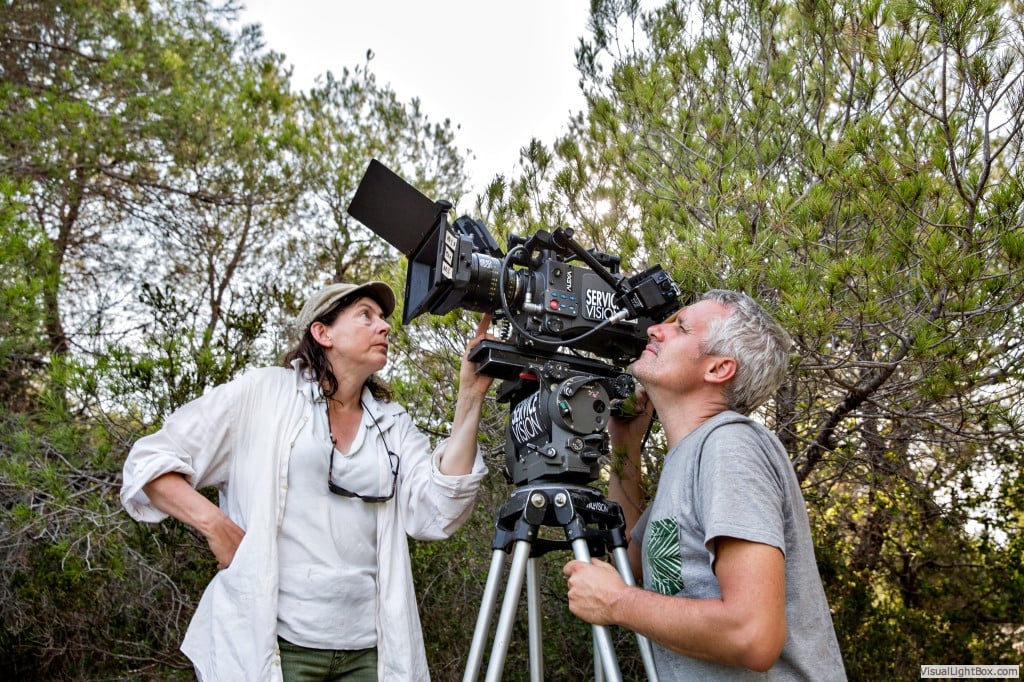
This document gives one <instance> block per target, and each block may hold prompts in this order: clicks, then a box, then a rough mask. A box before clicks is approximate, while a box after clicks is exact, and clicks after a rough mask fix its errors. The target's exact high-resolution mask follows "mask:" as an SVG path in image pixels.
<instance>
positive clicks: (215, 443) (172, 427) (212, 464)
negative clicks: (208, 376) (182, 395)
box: [121, 384, 233, 523]
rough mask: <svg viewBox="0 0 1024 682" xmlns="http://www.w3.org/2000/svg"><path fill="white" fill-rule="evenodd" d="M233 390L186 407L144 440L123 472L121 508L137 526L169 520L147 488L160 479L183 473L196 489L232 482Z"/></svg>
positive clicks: (212, 392)
mask: <svg viewBox="0 0 1024 682" xmlns="http://www.w3.org/2000/svg"><path fill="white" fill-rule="evenodd" d="M231 391H232V387H231V385H230V384H225V385H222V386H218V387H216V388H214V389H211V390H210V391H209V392H207V393H206V394H204V395H203V396H202V397H200V398H197V399H196V400H193V401H192V402H190V403H187V404H186V405H183V406H182V407H180V408H179V409H178V410H176V411H175V412H174V413H172V414H171V415H170V416H168V417H167V419H166V420H165V421H164V424H163V426H162V427H161V428H160V430H159V431H157V432H155V433H152V434H150V435H148V436H144V437H143V438H140V439H139V440H138V441H137V442H136V443H135V445H134V446H132V449H131V451H130V452H129V453H128V457H127V458H126V459H125V462H124V467H123V469H122V481H121V504H122V506H124V508H125V510H126V511H127V512H128V514H129V515H131V517H132V518H134V519H136V520H137V521H146V522H150V523H154V522H157V521H162V520H163V519H165V518H167V514H165V513H164V512H162V511H160V510H159V509H157V508H156V507H154V506H153V505H152V504H151V502H150V500H149V497H148V496H147V495H146V493H145V490H143V488H144V487H145V486H146V485H147V484H148V483H149V482H150V481H153V480H155V479H157V478H159V477H160V476H163V475H164V474H168V473H179V474H182V475H183V476H185V478H186V480H188V482H189V484H190V485H191V486H192V487H193V488H202V487H206V486H216V487H221V486H222V485H224V483H225V482H226V480H227V474H228V468H229V461H228V459H229V457H228V453H229V452H230V448H229V447H228V446H227V443H228V441H229V439H230V434H231V430H232V423H233V420H232V418H231V415H230V414H229V409H228V408H227V407H225V406H229V405H231V404H232V401H231V400H228V399H227V398H228V396H229V395H230V393H231Z"/></svg>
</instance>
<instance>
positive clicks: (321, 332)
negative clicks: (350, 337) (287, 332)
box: [309, 322, 334, 348]
mask: <svg viewBox="0 0 1024 682" xmlns="http://www.w3.org/2000/svg"><path fill="white" fill-rule="evenodd" d="M309 333H310V335H311V336H312V337H313V340H314V341H316V342H317V343H319V344H320V345H321V346H323V347H324V348H330V347H331V346H333V345H334V339H332V338H331V336H330V334H329V333H328V330H327V325H325V324H324V323H323V322H314V323H313V324H311V325H310V326H309Z"/></svg>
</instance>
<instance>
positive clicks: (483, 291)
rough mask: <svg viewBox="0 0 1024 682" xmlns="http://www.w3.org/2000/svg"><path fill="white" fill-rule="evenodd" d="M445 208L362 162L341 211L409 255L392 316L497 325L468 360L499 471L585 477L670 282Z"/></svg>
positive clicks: (553, 238)
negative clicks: (497, 426) (500, 416)
mask: <svg viewBox="0 0 1024 682" xmlns="http://www.w3.org/2000/svg"><path fill="white" fill-rule="evenodd" d="M451 207H452V206H451V204H450V203H449V202H447V201H437V202H432V201H430V200H429V199H427V198H426V197H425V196H424V195H422V194H421V193H420V192H419V191H418V190H416V189H415V188H413V187H412V186H411V185H409V184H408V183H406V182H405V181H404V180H402V179H401V178H399V177H398V176H397V175H395V174H394V173H392V172H391V171H390V170H388V169H387V168H385V167H384V166H383V165H382V164H380V163H379V162H377V161H376V160H373V161H371V163H370V166H369V167H368V168H367V171H366V174H365V175H364V177H363V180H362V182H361V183H360V185H359V188H358V190H357V191H356V194H355V197H354V198H353V200H352V202H351V204H350V205H349V209H348V210H349V213H350V214H351V215H352V216H353V217H355V218H356V219H358V220H360V221H361V222H362V223H363V224H365V225H366V226H367V227H369V228H370V229H372V230H373V231H374V232H376V233H377V234H378V235H380V236H381V237H383V238H384V239H385V240H387V241H388V242H389V243H390V244H392V245H393V246H396V247H397V248H399V250H401V251H402V252H403V253H404V254H406V256H407V257H408V263H409V267H408V271H407V273H406V285H405V305H404V308H403V314H402V321H403V323H405V324H408V323H409V322H410V321H412V320H413V319H414V318H415V317H417V316H418V315H421V314H423V313H431V314H435V315H443V314H446V313H448V312H451V311H452V310H455V309H457V308H464V309H467V310H473V311H477V312H484V313H493V314H494V319H495V321H496V322H498V323H499V324H500V325H502V326H503V327H504V328H505V333H504V334H503V338H502V339H501V340H499V341H489V340H488V341H484V342H482V343H480V344H479V345H478V346H477V347H476V348H475V349H474V354H473V355H472V356H471V359H473V360H474V361H476V362H477V363H478V364H479V367H480V370H479V371H481V372H483V373H486V374H487V375H489V376H493V377H495V378H500V379H502V384H501V385H500V386H499V387H498V400H499V402H508V403H509V406H510V407H509V409H510V413H509V425H508V430H507V433H506V469H507V471H506V474H507V477H508V479H509V481H510V482H511V483H515V484H516V485H522V484H524V483H529V482H532V481H534V480H556V481H565V482H573V483H586V482H589V481H592V480H595V479H596V478H597V477H598V475H599V470H600V462H599V460H600V457H601V455H604V454H607V452H608V436H607V424H608V419H609V418H610V416H611V411H612V404H613V402H614V401H616V400H621V399H624V398H626V397H627V396H628V395H630V394H631V393H632V391H633V381H632V378H631V377H630V376H629V375H628V374H625V373H624V372H623V368H624V367H625V366H626V365H627V364H628V363H629V362H631V361H632V360H634V359H636V358H637V357H638V356H639V355H640V353H641V352H642V351H643V349H644V347H645V346H646V344H647V328H648V327H649V326H650V325H651V324H654V323H655V322H660V321H661V320H662V319H664V318H666V317H667V316H668V315H670V314H671V313H673V312H675V311H676V310H677V309H678V308H679V298H680V292H679V289H678V287H677V286H676V284H675V282H674V281H673V280H672V278H671V277H670V276H669V274H668V273H667V272H665V271H664V270H663V269H662V268H661V266H658V265H655V266H653V267H650V268H648V269H647V270H645V271H643V272H641V273H639V274H637V275H635V276H633V277H629V278H627V277H625V276H623V275H622V274H620V272H619V264H620V259H619V258H618V257H617V256H613V255H610V254H606V253H601V252H597V251H593V250H585V249H583V247H581V246H580V245H579V244H578V243H577V242H576V241H575V240H574V239H573V233H572V230H569V229H563V228H559V229H556V230H554V231H550V232H549V231H547V230H539V231H537V232H536V233H535V234H533V235H531V236H530V237H528V238H525V237H521V236H517V235H512V236H511V237H510V238H509V240H508V244H507V246H508V250H507V252H506V251H502V249H501V248H499V246H498V244H497V242H496V241H495V240H494V237H493V236H492V235H491V234H490V232H489V231H488V230H487V228H486V227H485V226H484V225H483V224H482V223H481V222H480V221H478V220H474V219H473V218H470V217H468V216H462V217H460V218H458V219H457V220H455V221H454V222H449V221H448V214H449V211H450V210H451ZM563 349H568V350H569V351H571V352H565V351H564V350H563ZM581 353H587V354H590V355H591V356H596V358H595V357H587V356H583V355H581Z"/></svg>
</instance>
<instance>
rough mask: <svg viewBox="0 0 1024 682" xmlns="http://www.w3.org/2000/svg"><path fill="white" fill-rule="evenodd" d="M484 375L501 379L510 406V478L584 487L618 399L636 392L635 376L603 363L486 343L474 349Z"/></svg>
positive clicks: (501, 396) (595, 471) (594, 472)
mask: <svg viewBox="0 0 1024 682" xmlns="http://www.w3.org/2000/svg"><path fill="white" fill-rule="evenodd" d="M470 359H471V360H473V361H474V362H477V363H478V364H479V366H480V372H481V373H484V374H487V375H488V376H493V377H495V378H498V379H502V380H503V381H502V382H501V384H500V385H499V386H498V394H497V399H498V402H507V403H509V421H508V427H507V429H506V435H505V476H506V479H507V480H508V482H509V483H513V484H515V485H517V486H518V485H523V484H525V483H530V482H533V481H535V480H545V481H559V482H564V483H580V484H585V483H589V482H590V481H593V480H596V479H597V477H598V476H599V474H600V466H601V463H600V458H601V456H602V455H606V454H608V432H607V427H608V420H609V419H610V418H611V414H612V403H613V401H615V400H622V399H624V398H626V397H628V396H629V395H630V394H632V392H633V388H634V384H633V378H632V377H631V376H629V375H628V374H624V373H622V372H620V371H619V370H618V369H616V368H615V367H614V366H613V365H609V364H606V363H603V362H600V361H597V360H592V359H589V358H582V357H578V356H575V355H570V354H568V353H557V352H550V353H536V352H533V353H524V352H523V351H522V350H520V349H518V348H516V347H515V346H514V345H512V344H508V343H502V342H498V341H490V340H485V341H482V342H481V343H480V344H478V345H477V346H476V347H475V348H474V349H473V352H472V353H471V354H470Z"/></svg>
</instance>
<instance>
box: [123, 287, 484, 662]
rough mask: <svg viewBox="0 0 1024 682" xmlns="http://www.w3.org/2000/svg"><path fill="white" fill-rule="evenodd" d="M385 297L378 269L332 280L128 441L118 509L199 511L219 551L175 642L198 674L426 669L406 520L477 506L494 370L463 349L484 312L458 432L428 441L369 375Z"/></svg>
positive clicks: (388, 296)
mask: <svg viewBox="0 0 1024 682" xmlns="http://www.w3.org/2000/svg"><path fill="white" fill-rule="evenodd" d="M394 308H395V295H394V292H393V291H392V290H391V288H390V287H388V285H386V284H384V283H383V282H367V283H365V284H332V285H329V286H327V287H324V288H323V289H321V290H320V291H319V292H317V293H316V294H315V295H314V296H313V297H312V298H310V299H309V301H307V302H306V304H305V306H304V307H303V309H302V311H301V312H300V314H299V317H298V320H297V331H298V333H299V335H300V337H301V338H300V341H299V343H298V345H296V346H295V347H294V348H292V350H290V351H289V352H288V353H287V355H286V357H285V363H286V367H267V368H262V369H256V370H252V371H249V372H246V373H245V374H243V375H242V376H240V377H238V378H237V379H235V380H233V381H231V382H229V383H227V384H223V385H221V386H218V387H216V388H214V389H212V390H210V391H208V392H207V393H206V394H204V395H203V396H202V397H201V398H199V399H197V400H195V401H193V402H191V403H189V404H187V405H184V406H183V407H181V408H180V409H178V410H177V411H175V412H174V413H173V414H172V415H170V416H169V417H168V418H167V420H166V421H165V423H164V425H163V427H162V428H161V429H160V430H159V431H158V432H156V433H154V434H152V435H150V436H146V437H144V438H142V439H140V440H139V441H138V442H137V443H136V444H135V446H134V447H133V448H132V450H131V452H130V453H129V455H128V458H127V460H126V462H125V465H124V481H123V488H122V491H121V501H122V504H123V505H124V507H125V509H127V510H128V512H129V513H130V514H131V515H132V516H133V517H134V518H135V519H138V520H140V521H150V522H155V521H160V520H161V519H163V518H166V516H167V515H170V516H173V517H174V518H176V519H178V520H180V521H182V522H184V523H186V524H188V525H190V526H192V527H193V528H195V529H196V530H197V531H199V532H200V533H201V534H202V535H203V536H204V537H205V538H206V540H207V543H208V544H209V546H210V550H211V551H212V552H213V554H214V556H215V557H216V559H217V566H218V568H220V569H221V570H220V571H219V572H218V573H217V574H216V576H214V579H213V580H212V581H211V582H210V585H209V586H208V587H207V589H206V591H205V593H204V594H203V597H202V599H201V600H200V602H199V605H198V608H197V609H196V613H195V615H194V616H193V618H192V622H191V624H190V626H189V629H188V632H187V633H186V635H185V641H184V642H183V643H182V647H181V648H182V651H183V652H185V654H186V655H187V656H188V657H189V658H190V659H191V660H192V662H193V664H194V665H195V668H196V674H197V676H198V678H199V679H200V680H244V681H246V682H249V681H252V680H280V679H285V680H293V679H312V678H304V677H302V675H303V674H304V673H305V672H306V671H315V672H316V674H317V677H316V679H342V676H340V675H339V676H325V675H324V673H326V672H328V670H330V671H338V670H340V671H341V673H344V674H346V675H348V676H345V677H344V679H366V680H378V679H379V680H402V681H406V680H425V679H428V678H429V672H428V670H427V664H426V654H425V651H424V647H423V638H422V634H421V632H420V625H419V616H418V614H417V612H416V601H415V594H414V587H413V582H412V572H411V569H410V560H409V551H408V544H407V538H406V536H407V535H408V536H411V537H414V538H417V539H421V540H433V539H442V538H446V537H449V536H450V535H451V534H452V533H454V532H455V531H456V530H457V529H458V528H459V526H460V525H461V524H462V523H463V522H464V521H465V520H466V519H467V518H468V516H469V515H470V513H471V512H472V508H473V503H474V501H475V497H476V493H477V490H478V488H479V485H480V481H481V479H482V478H483V476H484V474H485V473H486V470H485V468H484V465H483V461H482V458H481V457H480V454H479V452H478V449H477V444H476V437H477V429H478V427H479V423H480V415H481V409H482V405H483V400H484V396H485V394H486V392H487V390H488V388H489V387H490V384H491V381H492V379H491V378H489V377H486V376H482V375H478V374H477V373H476V371H475V365H474V363H472V362H470V361H469V360H468V357H467V356H468V354H469V351H470V349H471V348H472V347H473V346H475V345H476V343H478V342H479V341H480V340H481V339H483V338H484V337H485V332H486V329H487V326H488V325H489V324H490V317H489V316H485V317H484V318H483V320H482V321H481V323H480V326H479V328H478V329H477V334H476V336H475V337H474V338H473V340H471V341H470V343H469V345H468V347H467V349H466V354H465V355H464V356H463V359H462V366H461V370H460V376H459V390H458V397H457V402H456V407H455V417H454V420H453V423H452V428H451V435H450V436H449V437H448V438H447V439H445V440H444V441H443V442H442V443H440V444H439V445H438V446H437V448H436V449H434V450H433V452H431V450H430V443H429V441H428V439H427V437H426V436H425V435H424V434H422V433H421V432H420V431H419V430H418V429H417V428H416V426H415V425H414V423H413V421H412V419H411V418H410V416H409V415H408V413H406V411H405V410H404V409H403V408H402V407H400V406H399V405H397V404H395V403H393V402H390V401H389V400H388V391H387V389H386V388H385V387H384V385H383V384H382V383H381V382H380V381H379V380H378V379H377V378H376V376H375V373H376V372H378V371H380V370H381V369H382V368H383V367H384V365H385V364H386V362H387V353H388V338H389V333H390V326H389V325H388V323H387V320H386V318H387V317H388V316H389V315H390V314H391V313H392V312H393V310H394ZM206 486H216V487H217V488H218V489H219V491H220V505H219V507H218V506H217V505H215V504H213V503H211V502H210V501H209V500H208V499H207V498H206V497H205V496H203V495H202V494H200V493H199V492H197V489H199V488H204V487H206Z"/></svg>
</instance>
